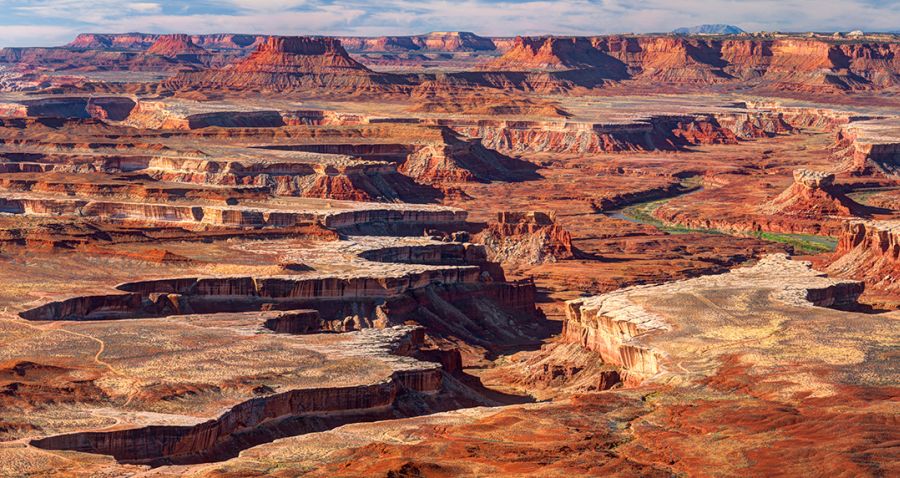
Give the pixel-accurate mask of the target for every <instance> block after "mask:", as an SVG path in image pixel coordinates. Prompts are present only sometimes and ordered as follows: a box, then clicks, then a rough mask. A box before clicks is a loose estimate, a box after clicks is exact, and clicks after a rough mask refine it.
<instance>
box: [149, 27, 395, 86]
mask: <svg viewBox="0 0 900 478" xmlns="http://www.w3.org/2000/svg"><path fill="white" fill-rule="evenodd" d="M400 83H402V81H400V80H399V79H398V78H395V77H393V76H390V75H385V74H379V73H374V72H372V71H370V70H369V69H368V68H366V67H365V66H363V65H362V64H360V63H359V62H357V61H356V60H354V59H352V58H350V55H348V54H347V52H346V50H344V48H343V47H342V46H341V43H340V42H339V41H338V40H335V39H333V38H311V37H269V38H268V39H267V40H266V41H265V42H264V43H262V44H260V45H259V47H258V48H257V49H256V51H254V52H253V53H252V54H251V55H250V56H249V57H247V58H245V59H242V60H239V61H238V62H236V63H233V64H231V65H228V66H227V67H225V68H222V69H217V70H209V71H203V72H198V73H185V74H180V75H178V76H176V77H174V78H172V79H170V80H168V81H166V82H165V83H164V84H163V88H165V89H174V90H197V89H201V90H202V89H212V90H236V91H243V90H248V91H297V90H309V89H312V90H315V89H323V88H324V89H328V90H329V92H343V93H360V92H366V91H380V92H382V93H386V92H387V91H388V90H389V89H390V87H391V86H396V85H398V84H400Z"/></svg>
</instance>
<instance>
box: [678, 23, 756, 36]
mask: <svg viewBox="0 0 900 478" xmlns="http://www.w3.org/2000/svg"><path fill="white" fill-rule="evenodd" d="M672 33H674V34H676V35H737V34H739V33H744V30H741V29H740V28H739V27H736V26H734V25H725V24H722V23H711V24H705V25H697V26H693V27H682V28H676V29H674V30H672Z"/></svg>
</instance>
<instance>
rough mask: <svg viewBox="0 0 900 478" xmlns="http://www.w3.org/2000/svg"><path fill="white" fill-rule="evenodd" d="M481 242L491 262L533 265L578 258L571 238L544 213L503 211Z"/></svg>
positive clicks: (483, 233)
mask: <svg viewBox="0 0 900 478" xmlns="http://www.w3.org/2000/svg"><path fill="white" fill-rule="evenodd" d="M478 240H479V241H480V242H482V243H483V244H484V245H485V248H486V249H487V251H488V257H489V258H491V260H495V261H498V262H503V263H511V264H532V265H533V264H543V263H546V262H556V261H558V260H562V259H571V258H573V257H575V248H574V247H573V246H572V236H571V235H570V234H569V232H568V231H566V230H565V229H563V228H562V226H560V225H559V224H558V223H557V222H556V220H555V217H554V216H553V215H550V214H547V213H544V212H538V211H530V212H501V213H499V214H497V221H496V222H492V223H490V224H488V227H487V229H485V230H484V231H482V232H481V233H480V234H479V235H478Z"/></svg>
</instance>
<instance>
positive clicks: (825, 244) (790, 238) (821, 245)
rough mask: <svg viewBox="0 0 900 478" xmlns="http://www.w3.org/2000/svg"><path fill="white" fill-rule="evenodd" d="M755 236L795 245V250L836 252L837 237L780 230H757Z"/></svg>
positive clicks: (815, 252) (812, 252) (811, 252)
mask: <svg viewBox="0 0 900 478" xmlns="http://www.w3.org/2000/svg"><path fill="white" fill-rule="evenodd" d="M752 236H753V237H756V238H759V239H762V240H764V241H772V242H780V243H782V244H788V245H790V246H793V247H794V250H795V251H798V252H807V253H810V254H818V253H820V252H834V249H835V248H836V247H837V242H838V241H837V239H836V238H834V237H831V236H815V235H812V234H783V233H778V232H757V233H754V234H752Z"/></svg>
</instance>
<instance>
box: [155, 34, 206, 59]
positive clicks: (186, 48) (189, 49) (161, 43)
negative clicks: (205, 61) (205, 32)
mask: <svg viewBox="0 0 900 478" xmlns="http://www.w3.org/2000/svg"><path fill="white" fill-rule="evenodd" d="M147 53H148V54H151V55H160V56H167V57H172V58H176V57H179V56H186V55H204V54H206V53H207V52H206V50H205V49H203V48H202V47H200V46H197V45H196V44H194V42H193V40H191V37H190V36H188V35H184V34H179V35H162V36H160V37H159V38H157V39H156V41H155V42H153V44H152V45H150V47H149V48H148V49H147Z"/></svg>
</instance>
